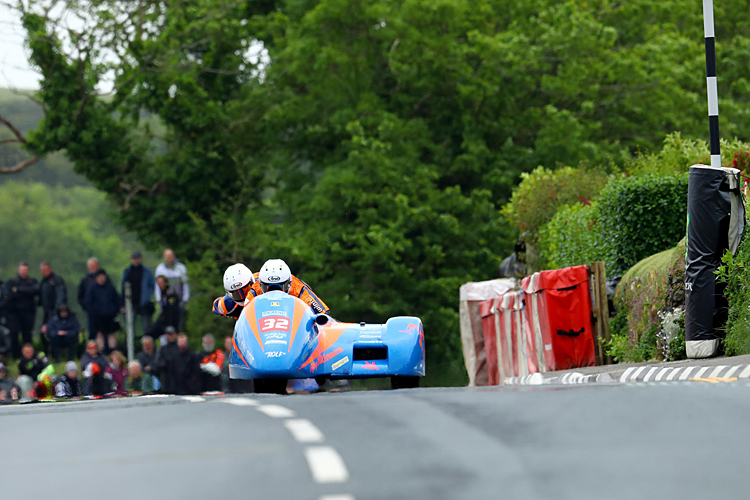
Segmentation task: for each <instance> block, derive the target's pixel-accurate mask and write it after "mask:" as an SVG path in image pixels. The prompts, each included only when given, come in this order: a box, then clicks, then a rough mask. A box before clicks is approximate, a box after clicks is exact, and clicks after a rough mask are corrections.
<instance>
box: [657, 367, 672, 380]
mask: <svg viewBox="0 0 750 500" xmlns="http://www.w3.org/2000/svg"><path fill="white" fill-rule="evenodd" d="M669 370H671V368H662V369H661V371H660V372H659V373H657V374H656V378H655V379H654V381H655V382H659V381H660V380H661V379H663V378H664V375H666V374H667V373H669Z"/></svg>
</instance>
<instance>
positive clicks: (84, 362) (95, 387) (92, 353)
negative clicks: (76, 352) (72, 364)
mask: <svg viewBox="0 0 750 500" xmlns="http://www.w3.org/2000/svg"><path fill="white" fill-rule="evenodd" d="M107 366H109V362H108V361H107V358H106V357H105V356H104V355H103V354H101V353H100V352H99V346H98V345H97V343H96V341H94V340H89V341H88V342H86V352H85V353H83V356H81V370H83V377H84V380H83V393H84V394H86V395H87V396H88V395H94V396H102V395H104V394H106V393H107V392H109V388H110V386H109V384H107V382H106V380H105V378H104V370H106V369H107Z"/></svg>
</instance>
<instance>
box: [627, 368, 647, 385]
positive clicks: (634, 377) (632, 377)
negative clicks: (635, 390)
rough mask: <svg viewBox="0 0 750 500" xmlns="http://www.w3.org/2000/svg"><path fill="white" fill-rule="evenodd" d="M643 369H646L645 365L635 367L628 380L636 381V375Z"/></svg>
mask: <svg viewBox="0 0 750 500" xmlns="http://www.w3.org/2000/svg"><path fill="white" fill-rule="evenodd" d="M645 369H646V367H645V366H641V367H640V368H638V369H637V370H636V371H635V372H634V373H633V374H632V375H631V376H630V381H631V382H637V381H638V375H640V374H641V372H642V371H643V370H645Z"/></svg>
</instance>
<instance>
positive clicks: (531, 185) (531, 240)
mask: <svg viewBox="0 0 750 500" xmlns="http://www.w3.org/2000/svg"><path fill="white" fill-rule="evenodd" d="M608 179H609V176H608V174H607V172H606V169H604V168H590V167H588V166H586V165H581V166H579V167H578V168H573V167H562V168H559V169H557V170H550V169H548V168H544V167H538V168H536V169H534V170H533V171H532V172H530V173H524V174H521V183H520V184H519V185H518V187H517V188H516V189H515V190H514V191H513V195H512V196H511V199H510V201H509V202H508V204H507V205H505V207H503V214H504V215H505V216H506V217H507V218H508V220H509V221H510V223H511V225H513V226H514V227H515V228H516V229H517V230H518V231H519V232H520V234H521V239H522V240H523V241H524V242H525V243H526V253H527V265H528V266H529V267H530V268H531V269H533V270H537V269H539V268H541V267H543V266H544V265H545V262H544V259H543V258H540V257H541V255H540V252H539V251H537V242H538V237H539V234H538V233H539V230H540V229H541V228H542V226H543V225H545V224H546V223H547V222H549V221H550V220H551V219H552V218H553V217H554V215H555V214H556V213H557V211H558V210H559V209H560V208H563V207H566V206H568V205H575V204H588V203H589V202H590V201H591V199H592V198H593V197H595V196H596V195H597V193H599V191H600V190H601V189H602V188H603V187H604V185H605V184H606V183H607V181H608Z"/></svg>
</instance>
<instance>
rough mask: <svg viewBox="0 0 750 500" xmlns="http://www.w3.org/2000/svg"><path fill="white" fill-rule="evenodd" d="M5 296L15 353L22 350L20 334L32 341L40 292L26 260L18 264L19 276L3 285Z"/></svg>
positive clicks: (15, 354) (26, 339) (27, 341)
mask: <svg viewBox="0 0 750 500" xmlns="http://www.w3.org/2000/svg"><path fill="white" fill-rule="evenodd" d="M3 287H4V291H3V296H4V297H5V298H6V299H7V303H6V315H7V321H8V329H9V330H10V338H11V343H12V349H13V355H14V356H15V357H18V355H19V354H20V352H21V348H20V346H21V343H20V342H19V341H18V336H19V335H20V336H21V338H22V339H23V340H22V341H23V343H25V344H26V343H30V342H31V330H32V329H33V328H34V317H35V316H36V300H35V298H36V296H37V295H38V294H39V285H38V284H37V281H36V280H35V279H33V278H30V277H29V266H28V264H26V263H25V262H21V263H20V264H19V265H18V276H16V277H15V278H12V279H9V280H8V281H6V282H5V284H4V285H3Z"/></svg>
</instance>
